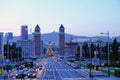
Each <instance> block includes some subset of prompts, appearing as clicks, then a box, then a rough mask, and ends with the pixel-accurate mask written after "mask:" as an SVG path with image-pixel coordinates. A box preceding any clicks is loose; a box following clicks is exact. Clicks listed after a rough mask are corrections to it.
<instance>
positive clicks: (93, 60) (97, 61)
mask: <svg viewBox="0 0 120 80" xmlns="http://www.w3.org/2000/svg"><path fill="white" fill-rule="evenodd" d="M92 64H93V65H99V64H100V59H99V58H92Z"/></svg>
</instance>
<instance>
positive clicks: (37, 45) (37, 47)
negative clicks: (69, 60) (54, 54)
mask: <svg viewBox="0 0 120 80" xmlns="http://www.w3.org/2000/svg"><path fill="white" fill-rule="evenodd" d="M34 43H35V55H36V56H40V52H41V32H40V27H39V25H36V27H35V32H34ZM64 52H65V28H64V26H63V25H62V24H61V26H60V28H59V54H60V55H61V56H63V55H64Z"/></svg>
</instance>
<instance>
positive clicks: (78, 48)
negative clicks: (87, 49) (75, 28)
mask: <svg viewBox="0 0 120 80" xmlns="http://www.w3.org/2000/svg"><path fill="white" fill-rule="evenodd" d="M79 59H80V46H77V54H76V60H77V61H78V60H79Z"/></svg>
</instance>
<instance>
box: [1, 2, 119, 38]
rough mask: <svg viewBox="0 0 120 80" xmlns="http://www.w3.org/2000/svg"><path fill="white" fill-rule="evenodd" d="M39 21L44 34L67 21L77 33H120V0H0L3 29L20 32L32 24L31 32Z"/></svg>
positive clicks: (64, 24)
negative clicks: (23, 27) (22, 27)
mask: <svg viewBox="0 0 120 80" xmlns="http://www.w3.org/2000/svg"><path fill="white" fill-rule="evenodd" d="M37 24H38V25H39V26H40V28H41V34H44V33H50V32H53V31H56V32H58V31H59V27H60V25H61V24H63V26H64V27H65V32H66V33H70V34H73V35H78V36H97V35H100V33H101V32H105V33H106V32H108V31H109V33H110V36H111V37H113V36H120V29H119V28H120V0H0V32H4V33H7V32H13V35H14V36H19V35H20V32H21V31H20V30H21V25H28V30H29V34H30V28H31V29H32V32H34V28H35V26H36V25H37ZM32 32H31V33H32Z"/></svg>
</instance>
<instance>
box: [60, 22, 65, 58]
mask: <svg viewBox="0 0 120 80" xmlns="http://www.w3.org/2000/svg"><path fill="white" fill-rule="evenodd" d="M64 50H65V28H64V26H63V25H62V24H61V26H60V28H59V53H60V55H62V56H63V55H64V52H65V51H64Z"/></svg>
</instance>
